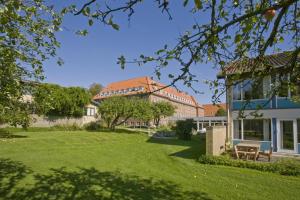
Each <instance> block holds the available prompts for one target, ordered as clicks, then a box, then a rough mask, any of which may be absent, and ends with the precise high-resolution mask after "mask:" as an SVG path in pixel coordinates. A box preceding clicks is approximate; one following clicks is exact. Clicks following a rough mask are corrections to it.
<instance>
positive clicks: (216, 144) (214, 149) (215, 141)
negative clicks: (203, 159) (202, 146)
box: [206, 126, 226, 156]
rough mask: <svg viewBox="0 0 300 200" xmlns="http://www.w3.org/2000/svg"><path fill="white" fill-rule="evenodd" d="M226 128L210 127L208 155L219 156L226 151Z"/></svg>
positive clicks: (207, 140) (207, 134)
mask: <svg viewBox="0 0 300 200" xmlns="http://www.w3.org/2000/svg"><path fill="white" fill-rule="evenodd" d="M225 143H226V126H210V127H208V128H207V129H206V155H213V156H218V155H220V154H221V153H223V152H224V151H225Z"/></svg>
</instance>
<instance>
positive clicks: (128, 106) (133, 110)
mask: <svg viewBox="0 0 300 200" xmlns="http://www.w3.org/2000/svg"><path fill="white" fill-rule="evenodd" d="M98 112H99V114H100V115H101V118H102V120H104V122H105V123H106V125H107V127H108V128H110V129H112V130H114V129H115V127H116V126H119V125H121V124H123V123H125V122H126V121H127V120H128V119H130V118H133V119H141V120H146V121H147V120H150V119H151V118H152V113H151V104H150V102H149V101H147V100H144V99H141V98H137V97H133V98H127V97H120V96H115V97H111V98H108V99H106V100H104V101H103V102H101V104H100V105H99V108H98Z"/></svg>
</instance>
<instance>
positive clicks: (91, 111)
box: [86, 108, 96, 116]
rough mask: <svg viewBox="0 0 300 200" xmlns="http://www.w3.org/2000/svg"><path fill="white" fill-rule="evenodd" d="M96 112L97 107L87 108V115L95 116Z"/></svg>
mask: <svg viewBox="0 0 300 200" xmlns="http://www.w3.org/2000/svg"><path fill="white" fill-rule="evenodd" d="M95 114H96V111H95V108H87V109H86V115H87V116H94V115H95Z"/></svg>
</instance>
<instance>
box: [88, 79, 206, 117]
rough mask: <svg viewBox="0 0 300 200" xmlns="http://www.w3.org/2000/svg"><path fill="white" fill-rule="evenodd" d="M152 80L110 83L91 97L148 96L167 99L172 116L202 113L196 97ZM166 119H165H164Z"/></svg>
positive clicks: (160, 99) (159, 99) (99, 100)
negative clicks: (172, 109) (173, 110)
mask: <svg viewBox="0 0 300 200" xmlns="http://www.w3.org/2000/svg"><path fill="white" fill-rule="evenodd" d="M165 86H166V85H164V84H162V83H159V82H157V81H154V80H152V79H151V78H150V77H147V76H145V77H138V78H133V79H128V80H124V81H118V82H113V83H110V84H109V85H108V86H107V87H105V88H104V89H103V90H102V91H101V93H99V94H97V95H96V96H95V97H94V98H93V99H94V100H95V101H98V102H101V100H103V99H106V98H108V97H111V96H117V95H119V96H141V97H144V98H148V99H149V100H150V101H151V102H158V101H168V102H170V103H172V104H173V105H174V106H175V107H176V113H175V114H174V116H173V117H179V118H189V117H198V116H203V115H204V110H203V107H202V105H200V104H198V102H197V101H196V99H195V98H194V97H193V96H191V95H189V94H187V93H185V92H181V91H179V90H177V89H175V88H173V87H167V88H165ZM165 121H167V120H165Z"/></svg>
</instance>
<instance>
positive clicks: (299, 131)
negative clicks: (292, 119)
mask: <svg viewBox="0 0 300 200" xmlns="http://www.w3.org/2000/svg"><path fill="white" fill-rule="evenodd" d="M297 130H298V143H300V119H297Z"/></svg>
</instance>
